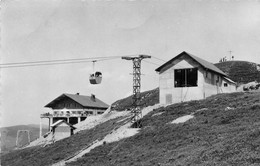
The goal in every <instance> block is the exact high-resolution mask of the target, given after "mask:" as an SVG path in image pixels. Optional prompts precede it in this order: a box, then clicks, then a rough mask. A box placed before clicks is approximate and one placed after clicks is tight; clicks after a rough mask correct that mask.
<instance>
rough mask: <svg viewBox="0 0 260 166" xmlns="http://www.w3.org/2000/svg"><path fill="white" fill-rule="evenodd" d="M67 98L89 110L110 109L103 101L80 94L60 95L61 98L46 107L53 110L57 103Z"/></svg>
mask: <svg viewBox="0 0 260 166" xmlns="http://www.w3.org/2000/svg"><path fill="white" fill-rule="evenodd" d="M67 97H68V98H70V99H72V100H74V101H75V102H77V103H78V104H80V105H82V106H83V107H89V108H108V107H109V105H108V104H106V103H104V102H103V101H101V100H99V99H98V98H96V97H95V99H93V97H92V96H83V95H79V94H67V93H64V94H62V95H60V96H59V97H57V98H56V99H54V100H53V101H51V102H50V103H49V104H47V105H46V106H45V107H49V108H53V107H54V105H55V104H56V103H57V102H59V101H60V100H61V99H64V98H67Z"/></svg>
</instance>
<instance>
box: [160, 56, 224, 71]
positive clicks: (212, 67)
mask: <svg viewBox="0 0 260 166" xmlns="http://www.w3.org/2000/svg"><path fill="white" fill-rule="evenodd" d="M183 55H188V56H189V57H190V58H192V59H193V60H194V61H196V62H197V63H199V64H200V65H201V66H203V67H204V68H206V69H209V70H211V71H213V72H216V73H218V74H220V75H223V76H227V75H226V74H225V73H224V72H223V71H221V70H220V69H219V68H217V67H216V66H215V65H214V64H212V63H210V62H208V61H205V60H203V59H201V58H199V57H197V56H195V55H192V54H190V53H187V52H185V51H183V52H182V53H180V54H179V55H177V56H175V57H174V58H172V59H171V60H169V61H168V62H166V63H164V64H163V65H162V66H160V67H158V68H157V69H155V71H157V72H161V71H162V70H164V69H165V67H166V66H169V65H170V64H171V63H172V62H173V61H175V60H176V59H178V58H180V57H181V56H183Z"/></svg>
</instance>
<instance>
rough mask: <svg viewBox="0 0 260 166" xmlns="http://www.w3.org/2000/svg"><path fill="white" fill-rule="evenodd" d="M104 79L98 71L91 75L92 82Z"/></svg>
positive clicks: (97, 82) (98, 82)
mask: <svg viewBox="0 0 260 166" xmlns="http://www.w3.org/2000/svg"><path fill="white" fill-rule="evenodd" d="M101 81H102V73H101V72H99V71H97V72H96V73H94V74H91V75H90V76H89V82H90V84H100V83H101Z"/></svg>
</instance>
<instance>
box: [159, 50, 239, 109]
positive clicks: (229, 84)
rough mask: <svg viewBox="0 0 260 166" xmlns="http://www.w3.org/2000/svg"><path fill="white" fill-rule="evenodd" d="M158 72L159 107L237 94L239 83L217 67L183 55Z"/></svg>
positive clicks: (197, 58)
mask: <svg viewBox="0 0 260 166" xmlns="http://www.w3.org/2000/svg"><path fill="white" fill-rule="evenodd" d="M155 71H157V72H158V73H159V84H160V85H159V88H160V103H161V104H172V103H178V102H184V101H189V100H199V99H204V98H206V97H208V96H211V95H214V94H218V93H230V92H235V91H236V83H235V82H234V81H232V80H231V79H229V78H228V76H227V75H226V74H225V73H224V72H223V71H221V70H220V69H218V68H217V67H216V66H215V65H213V64H212V63H210V62H207V61H205V60H203V59H201V58H199V57H197V56H194V55H192V54H189V53H187V52H182V53H180V54H179V55H177V56H176V57H174V58H172V59H171V60H169V61H168V62H166V63H164V64H163V65H162V66H160V67H159V68H157V69H156V70H155Z"/></svg>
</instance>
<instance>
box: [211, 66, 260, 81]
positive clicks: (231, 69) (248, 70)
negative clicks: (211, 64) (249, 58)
mask: <svg viewBox="0 0 260 166" xmlns="http://www.w3.org/2000/svg"><path fill="white" fill-rule="evenodd" d="M215 65H216V66H217V67H218V68H219V69H220V70H222V71H223V72H225V73H227V75H228V76H229V77H230V78H231V79H232V80H233V81H235V82H237V83H239V84H245V83H248V82H252V81H257V82H260V64H256V63H252V62H246V61H226V62H222V63H216V64H215Z"/></svg>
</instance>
